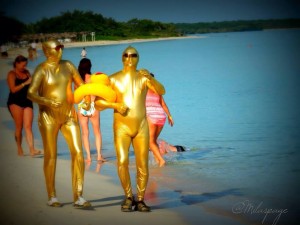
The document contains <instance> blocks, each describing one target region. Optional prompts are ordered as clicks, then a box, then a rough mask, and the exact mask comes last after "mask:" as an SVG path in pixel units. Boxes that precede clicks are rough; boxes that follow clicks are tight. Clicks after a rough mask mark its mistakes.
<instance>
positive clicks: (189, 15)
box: [0, 0, 300, 24]
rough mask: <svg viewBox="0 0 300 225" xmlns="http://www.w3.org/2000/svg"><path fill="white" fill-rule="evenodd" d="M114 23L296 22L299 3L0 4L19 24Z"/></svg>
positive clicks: (117, 0) (55, 0)
mask: <svg viewBox="0 0 300 225" xmlns="http://www.w3.org/2000/svg"><path fill="white" fill-rule="evenodd" d="M75 9H77V10H81V11H92V12H94V13H100V14H102V15H103V16H104V17H106V18H113V19H114V20H116V21H118V22H126V21H128V20H130V19H133V18H138V19H150V20H153V21H160V22H165V23H196V22H213V21H218V22H219V21H231V20H254V19H284V18H300V0H51V1H49V0H48V1H47V0H43V1H41V0H22V1H20V0H1V2H0V11H2V12H4V15H5V16H10V17H15V18H16V19H18V20H20V21H22V22H23V23H26V24H28V23H34V22H37V21H39V20H41V19H42V18H50V17H53V16H59V15H61V13H62V12H67V11H69V12H72V11H73V10H75Z"/></svg>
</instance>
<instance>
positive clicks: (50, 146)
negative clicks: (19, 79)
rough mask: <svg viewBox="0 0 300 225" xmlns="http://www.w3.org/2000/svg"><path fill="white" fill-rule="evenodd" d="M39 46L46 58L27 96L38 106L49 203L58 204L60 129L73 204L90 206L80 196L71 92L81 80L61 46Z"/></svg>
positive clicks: (81, 175)
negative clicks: (68, 164)
mask: <svg viewBox="0 0 300 225" xmlns="http://www.w3.org/2000/svg"><path fill="white" fill-rule="evenodd" d="M42 47H43V51H44V54H45V56H46V61H44V62H43V63H41V64H40V65H39V66H37V68H36V70H35V72H34V74H33V77H32V82H31V85H30V87H29V90H28V94H27V96H28V98H29V99H31V100H32V101H34V102H36V103H37V104H38V105H39V118H38V124H39V129H40V133H41V136H42V139H43V145H44V153H45V154H44V175H45V180H46V187H47V192H48V205H49V206H53V207H59V206H61V203H60V202H59V201H58V199H57V197H56V191H55V170H56V158H57V136H58V132H59V131H61V132H62V134H63V136H64V138H65V139H66V141H67V144H68V146H69V149H70V153H71V159H72V187H73V199H74V207H76V208H86V207H90V206H91V205H90V203H89V202H88V201H86V200H85V199H84V198H83V197H82V192H83V181H84V158H83V152H82V143H81V136H80V128H79V125H78V121H77V114H76V111H75V108H74V104H73V93H72V83H75V84H76V85H77V86H80V85H82V84H84V82H83V81H82V79H81V77H80V75H79V74H78V71H77V69H76V67H75V66H74V65H73V64H72V63H71V62H69V61H67V60H61V57H62V52H63V45H61V44H60V43H59V42H58V41H55V40H50V41H47V42H44V43H43V44H42ZM89 101H90V99H89V97H86V103H85V107H86V108H89V105H90V103H89Z"/></svg>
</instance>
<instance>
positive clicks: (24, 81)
mask: <svg viewBox="0 0 300 225" xmlns="http://www.w3.org/2000/svg"><path fill="white" fill-rule="evenodd" d="M27 61H28V60H27V58H25V57H24V56H22V55H19V56H17V57H16V58H15V61H14V63H13V67H14V69H13V70H11V71H9V72H8V75H7V84H8V87H9V91H10V92H9V96H8V101H7V107H8V109H9V112H10V114H11V115H12V117H13V119H14V122H15V129H16V130H15V140H16V142H17V147H18V155H19V156H23V155H24V151H23V148H22V130H23V128H24V130H25V134H26V141H27V144H28V146H29V150H30V155H31V156H35V155H38V154H40V153H41V151H38V150H36V149H35V148H34V138H33V133H32V120H33V104H32V101H30V100H29V99H28V98H27V90H28V88H29V84H30V83H31V79H32V78H31V75H30V73H29V71H28V70H27V69H26V66H27Z"/></svg>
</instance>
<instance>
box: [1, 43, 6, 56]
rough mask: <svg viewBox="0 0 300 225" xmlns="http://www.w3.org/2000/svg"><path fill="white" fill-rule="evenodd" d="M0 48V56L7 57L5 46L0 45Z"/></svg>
mask: <svg viewBox="0 0 300 225" xmlns="http://www.w3.org/2000/svg"><path fill="white" fill-rule="evenodd" d="M0 48H1V56H2V57H8V53H7V46H6V45H5V44H1V46H0Z"/></svg>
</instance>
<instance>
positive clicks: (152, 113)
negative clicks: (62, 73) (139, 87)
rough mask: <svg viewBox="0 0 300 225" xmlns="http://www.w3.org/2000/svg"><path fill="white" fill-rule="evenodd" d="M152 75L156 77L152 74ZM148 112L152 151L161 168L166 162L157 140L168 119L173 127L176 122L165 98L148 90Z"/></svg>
mask: <svg viewBox="0 0 300 225" xmlns="http://www.w3.org/2000/svg"><path fill="white" fill-rule="evenodd" d="M151 75H152V76H153V77H154V75H153V74H152V73H151ZM146 112H147V120H148V124H149V138H150V140H149V145H150V150H151V151H152V152H153V154H154V157H155V160H156V161H157V163H158V165H159V166H160V167H161V166H164V165H165V163H166V161H165V160H164V158H163V157H162V156H161V154H160V152H159V147H158V144H157V138H158V136H159V134H160V132H161V131H162V129H163V127H164V124H165V122H166V117H168V122H169V124H170V125H171V126H173V124H174V121H173V119H172V116H171V114H170V111H169V108H168V106H167V104H166V102H165V101H164V98H163V97H162V96H161V95H158V94H156V93H155V92H153V91H152V90H150V89H148V92H147V96H146Z"/></svg>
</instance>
